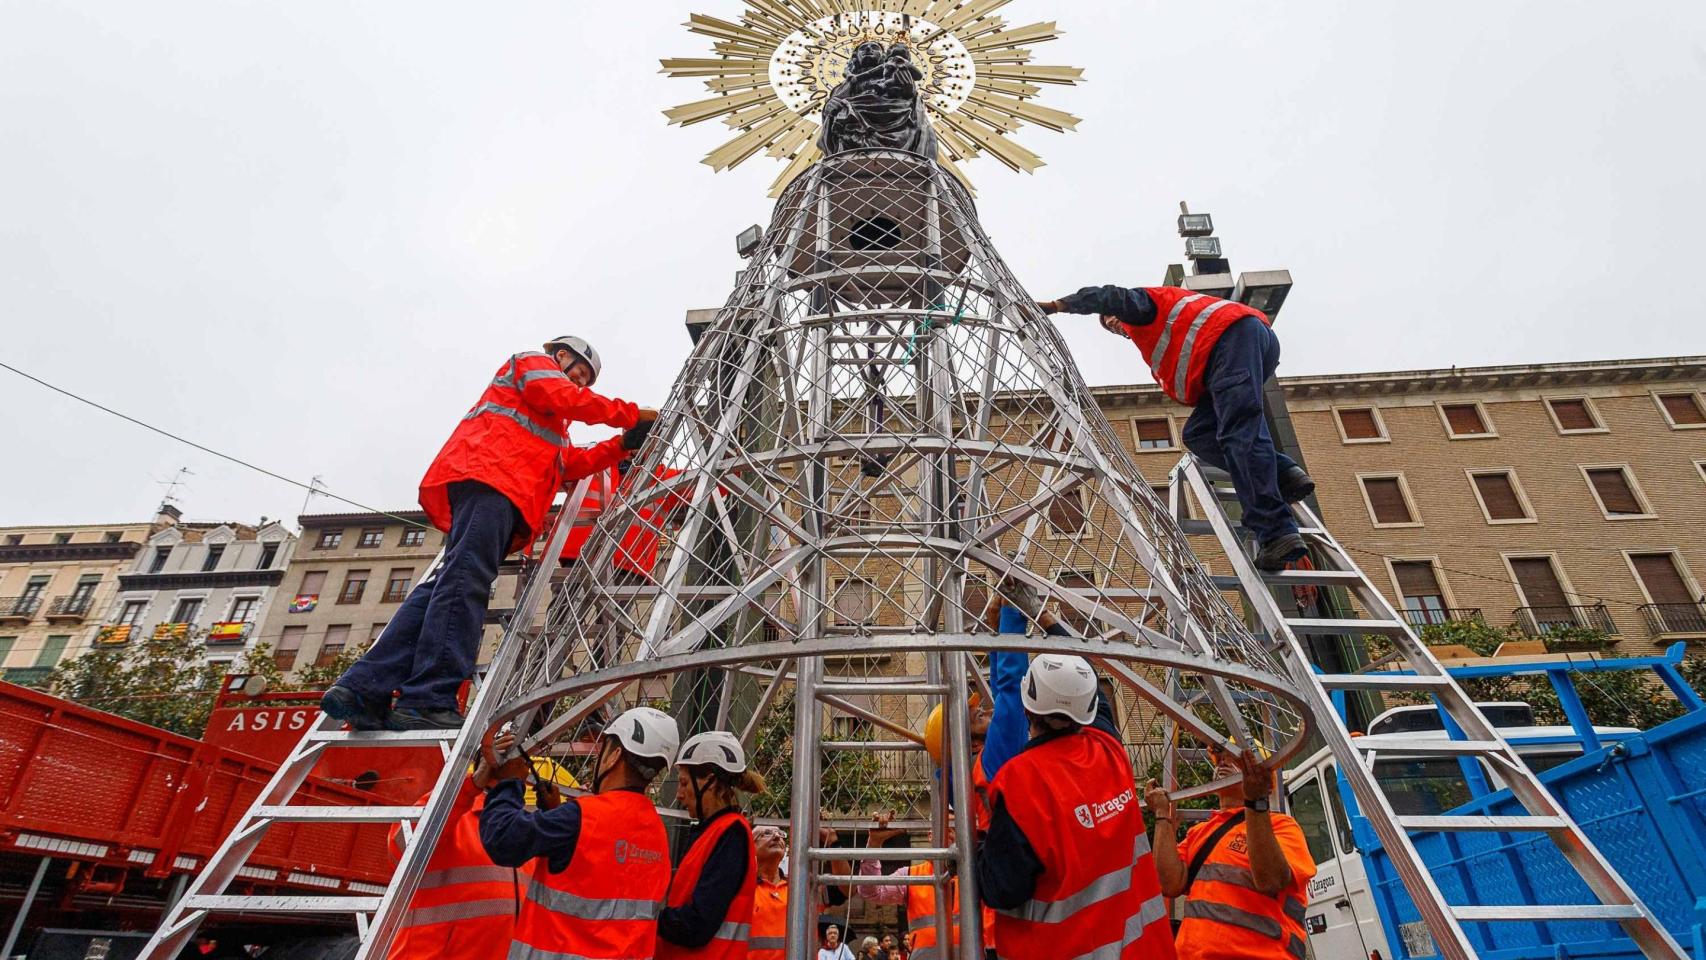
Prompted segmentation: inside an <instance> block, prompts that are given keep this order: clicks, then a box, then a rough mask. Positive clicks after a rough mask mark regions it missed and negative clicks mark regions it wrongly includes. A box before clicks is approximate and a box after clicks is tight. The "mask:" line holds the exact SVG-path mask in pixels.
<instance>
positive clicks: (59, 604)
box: [47, 593, 95, 621]
mask: <svg viewBox="0 0 1706 960" xmlns="http://www.w3.org/2000/svg"><path fill="white" fill-rule="evenodd" d="M93 609H95V598H94V597H87V596H80V595H78V594H75V593H73V594H70V595H68V596H63V597H54V598H53V602H52V603H50V604H48V606H47V618H48V619H49V620H73V621H82V620H86V619H88V616H89V612H90V611H91V610H93Z"/></svg>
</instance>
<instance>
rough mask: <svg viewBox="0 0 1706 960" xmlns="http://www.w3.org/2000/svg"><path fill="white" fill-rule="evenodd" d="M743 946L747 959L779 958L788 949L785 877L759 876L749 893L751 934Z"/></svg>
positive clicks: (777, 959) (767, 959) (781, 957)
mask: <svg viewBox="0 0 1706 960" xmlns="http://www.w3.org/2000/svg"><path fill="white" fill-rule="evenodd" d="M746 946H747V951H746V958H747V960H783V951H785V950H787V949H788V881H787V880H784V879H783V878H781V877H777V878H776V882H775V883H768V882H766V881H765V880H763V879H762V878H761V879H759V881H758V884H757V886H756V887H755V888H754V890H753V894H752V938H751V939H750V940H748V941H747V942H746Z"/></svg>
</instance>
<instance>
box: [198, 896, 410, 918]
mask: <svg viewBox="0 0 1706 960" xmlns="http://www.w3.org/2000/svg"><path fill="white" fill-rule="evenodd" d="M381 899H383V898H381V897H320V896H314V895H312V894H308V895H304V896H300V897H243V896H236V895H231V894H219V895H217V896H215V895H211V894H204V895H201V896H188V897H185V898H184V902H183V906H184V907H185V908H186V909H189V910H217V911H219V912H220V913H371V912H372V911H374V910H377V909H379V901H380V900H381Z"/></svg>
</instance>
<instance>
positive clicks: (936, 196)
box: [493, 151, 1308, 957]
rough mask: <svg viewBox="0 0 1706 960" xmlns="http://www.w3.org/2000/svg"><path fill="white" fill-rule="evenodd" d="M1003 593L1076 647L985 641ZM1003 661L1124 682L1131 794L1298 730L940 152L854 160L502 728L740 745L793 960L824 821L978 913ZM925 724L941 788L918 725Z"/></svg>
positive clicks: (576, 577) (578, 738)
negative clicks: (976, 845) (1000, 657)
mask: <svg viewBox="0 0 1706 960" xmlns="http://www.w3.org/2000/svg"><path fill="white" fill-rule="evenodd" d="M654 551H655V552H656V553H655V563H654V562H653V560H652V557H653V552H654ZM1009 577H1011V578H1017V579H1019V580H1022V581H1025V582H1027V583H1029V584H1030V585H1032V586H1033V587H1035V588H1036V589H1038V590H1039V591H1041V593H1042V594H1043V595H1044V596H1045V597H1047V598H1049V601H1050V603H1051V605H1052V606H1053V607H1054V608H1055V609H1056V610H1057V616H1058V617H1059V619H1060V620H1061V621H1062V622H1064V623H1066V624H1068V625H1069V626H1070V627H1071V629H1072V632H1073V633H1075V634H1077V635H1076V636H1064V637H1062V636H1048V635H1042V633H1041V631H1038V630H1035V629H1034V628H1033V631H1032V635H1031V636H1028V637H1026V636H1019V635H1000V634H996V633H994V632H993V630H992V629H991V628H990V627H989V626H987V625H986V623H987V619H988V618H986V617H985V610H986V607H987V605H988V604H989V602H990V598H991V593H992V586H993V585H994V584H997V583H999V582H1001V581H1002V580H1003V579H1004V578H1009ZM1015 649H1016V650H1027V651H1033V652H1039V651H1049V652H1069V653H1074V654H1079V655H1082V656H1086V657H1089V658H1091V659H1092V660H1093V661H1094V662H1095V663H1096V664H1097V665H1098V667H1099V668H1100V669H1101V670H1102V671H1103V672H1104V673H1105V674H1106V675H1107V676H1109V677H1110V678H1112V679H1113V680H1114V681H1115V682H1116V686H1115V690H1116V696H1115V699H1116V701H1117V704H1116V713H1117V715H1118V716H1119V718H1120V726H1121V729H1122V732H1123V734H1124V737H1125V740H1126V742H1127V743H1128V744H1129V745H1130V746H1131V747H1132V749H1133V751H1134V754H1133V755H1134V761H1135V766H1136V770H1137V774H1138V777H1139V778H1140V779H1141V778H1143V777H1144V776H1146V775H1148V774H1147V773H1146V771H1151V770H1154V769H1156V768H1157V764H1158V763H1159V761H1160V758H1161V757H1162V755H1163V754H1164V753H1166V752H1167V751H1166V748H1167V747H1168V745H1169V744H1170V742H1171V740H1172V738H1173V736H1174V735H1175V734H1176V733H1177V732H1178V731H1184V732H1187V733H1189V734H1190V735H1192V736H1194V737H1196V738H1197V739H1200V740H1204V741H1207V740H1215V741H1230V742H1231V743H1233V744H1234V745H1235V746H1236V749H1239V750H1253V751H1257V752H1258V754H1259V755H1261V756H1263V757H1264V758H1266V759H1267V760H1268V762H1270V763H1271V764H1273V765H1275V766H1277V765H1279V764H1280V763H1282V762H1283V761H1284V760H1285V759H1286V758H1288V757H1289V756H1291V755H1292V754H1294V753H1295V752H1297V750H1298V749H1300V747H1301V746H1302V744H1303V740H1304V738H1305V737H1306V736H1307V733H1308V724H1307V722H1306V721H1305V719H1304V715H1305V711H1304V709H1303V708H1302V707H1300V706H1299V703H1300V701H1299V698H1298V695H1297V694H1296V692H1295V690H1294V688H1293V686H1292V682H1291V680H1290V679H1289V677H1288V675H1287V673H1286V671H1285V670H1284V669H1283V668H1282V666H1281V665H1280V663H1279V662H1278V660H1277V659H1276V658H1275V657H1274V656H1272V655H1271V654H1270V652H1269V649H1268V646H1267V641H1266V639H1265V638H1263V637H1260V636H1257V635H1253V634H1252V633H1251V631H1250V629H1249V628H1248V627H1247V626H1246V625H1245V623H1244V621H1243V620H1242V619H1241V618H1240V617H1239V616H1238V615H1237V614H1235V613H1234V611H1233V610H1232V609H1231V608H1230V607H1229V606H1228V605H1227V603H1226V601H1225V599H1224V598H1223V597H1222V595H1221V592H1220V590H1219V588H1217V586H1216V585H1215V583H1214V581H1213V580H1212V579H1211V578H1210V577H1209V575H1208V574H1207V573H1206V572H1205V570H1204V569H1203V567H1202V566H1201V564H1200V563H1199V562H1198V560H1197V558H1196V556H1195V555H1194V554H1193V553H1192V551H1191V549H1190V548H1189V547H1188V546H1187V544H1186V542H1185V539H1184V536H1183V535H1182V533H1181V532H1180V530H1179V528H1178V526H1177V525H1176V524H1175V522H1174V520H1173V519H1172V517H1171V515H1170V513H1169V509H1168V507H1167V506H1165V505H1164V504H1163V503H1162V502H1161V501H1160V500H1159V499H1158V498H1157V496H1156V494H1155V492H1154V491H1153V490H1152V489H1151V487H1150V486H1149V485H1148V483H1147V482H1146V481H1145V480H1144V479H1143V478H1142V477H1141V476H1140V474H1139V473H1138V471H1137V469H1136V467H1135V466H1134V465H1133V463H1132V462H1131V460H1130V458H1129V457H1128V455H1127V454H1126V453H1125V451H1124V450H1123V449H1122V448H1121V446H1120V444H1119V443H1118V442H1117V441H1116V439H1115V435H1114V432H1113V428H1112V427H1111V426H1110V425H1109V424H1108V422H1107V421H1106V420H1105V419H1104V418H1103V416H1102V414H1101V413H1100V411H1099V410H1098V409H1097V406H1096V404H1095V402H1094V400H1093V399H1092V397H1091V394H1090V392H1089V390H1088V389H1087V388H1086V386H1085V385H1084V383H1083V381H1082V379H1081V377H1080V375H1079V373H1078V371H1077V368H1076V367H1075V365H1074V364H1073V362H1072V359H1071V355H1070V354H1069V352H1068V350H1067V348H1066V345H1065V343H1064V342H1063V341H1062V339H1061V337H1060V335H1059V333H1058V332H1057V331H1056V330H1055V328H1054V326H1053V325H1052V323H1051V322H1050V321H1049V320H1048V319H1047V318H1046V317H1044V316H1043V315H1042V314H1041V313H1040V311H1038V309H1037V308H1036V306H1035V305H1034V303H1033V302H1032V300H1031V298H1030V297H1029V296H1027V295H1026V293H1025V291H1024V289H1023V288H1022V287H1021V286H1020V284H1019V283H1018V281H1017V280H1015V279H1014V277H1013V274H1012V273H1011V271H1009V269H1008V268H1007V266H1006V265H1005V264H1004V263H1003V262H1002V261H1001V259H1000V257H999V256H998V255H997V254H996V251H995V249H994V247H993V245H992V244H991V243H990V241H989V238H988V237H987V236H986V235H985V233H984V232H983V229H982V228H981V226H980V225H979V223H978V219H977V214H976V210H975V208H974V205H973V202H972V200H971V197H970V196H969V194H968V193H967V191H966V189H965V188H964V186H963V185H962V184H961V183H960V182H959V180H958V179H956V178H955V177H954V176H952V175H950V174H948V173H947V172H945V171H944V169H943V168H942V167H940V166H939V165H938V164H937V163H935V162H934V161H932V160H927V159H924V158H921V157H917V156H913V155H910V154H905V153H898V152H888V151H864V152H854V153H848V154H843V155H840V156H836V157H831V158H829V159H825V160H823V161H821V162H819V163H818V164H816V165H815V166H813V167H811V168H810V169H809V170H807V171H806V172H805V173H804V174H802V175H801V176H800V177H799V178H798V179H796V180H795V181H794V182H793V183H792V184H791V185H790V186H789V187H788V189H787V190H786V191H785V192H784V194H783V195H782V197H781V199H780V201H779V202H778V204H777V206H776V210H775V214H774V217H773V218H772V220H771V223H770V226H769V229H768V231H767V232H766V233H765V235H764V237H763V239H762V241H761V243H760V245H759V248H758V250H757V252H756V253H755V254H754V255H753V256H752V258H751V260H750V263H749V266H748V267H747V269H746V270H745V271H744V272H743V273H742V275H741V279H740V282H739V285H738V287H737V289H736V290H735V291H734V293H733V295H732V296H730V298H729V300H728V302H727V304H726V306H725V307H724V308H723V309H722V310H721V311H720V313H719V314H718V315H717V318H716V320H715V322H714V323H713V324H712V326H711V327H710V328H709V329H708V330H707V331H706V332H705V333H704V335H703V336H702V337H701V338H700V340H699V342H698V344H697V346H696V348H695V349H694V352H693V355H692V357H691V359H690V360H689V361H688V363H687V365H686V367H685V369H684V371H683V372H682V374H681V377H680V379H679V380H678V381H677V383H676V385H675V388H674V391H673V393H672V394H671V396H670V398H669V401H668V403H667V404H666V405H665V406H664V407H663V409H662V413H661V415H660V417H659V420H658V423H657V427H656V429H655V430H654V432H653V433H652V435H651V437H650V440H649V441H648V443H647V444H646V446H645V448H644V449H643V450H642V451H641V452H640V454H639V455H638V456H637V457H636V458H635V459H634V460H633V462H632V466H631V468H630V469H628V470H627V472H626V473H625V475H624V477H623V480H622V482H621V485H620V487H619V488H618V489H617V490H616V491H614V492H613V499H612V500H611V502H610V504H609V505H608V506H607V507H606V508H605V510H604V512H603V513H602V515H601V516H600V518H599V520H598V522H597V526H596V529H595V530H594V531H593V533H592V535H591V538H590V540H589V541H588V542H587V544H586V546H585V547H584V549H583V551H582V554H581V559H580V562H579V563H578V564H576V565H575V566H573V567H572V568H571V570H570V572H569V575H568V577H567V578H566V580H564V582H563V583H562V584H561V585H560V587H559V589H558V592H557V594H556V595H555V597H554V599H553V601H552V603H551V606H550V609H549V612H548V614H547V616H546V621H545V627H544V630H543V631H542V632H541V633H540V634H539V635H538V636H537V637H536V638H535V639H533V640H532V641H530V643H529V646H528V648H527V649H526V651H525V652H524V654H523V656H522V659H521V662H520V664H519V666H518V667H517V669H516V670H515V671H514V672H513V673H512V674H510V675H509V676H508V677H507V678H505V679H504V680H503V681H501V682H502V683H503V686H502V687H501V689H499V690H497V691H495V692H496V693H497V694H498V695H499V699H500V703H501V706H500V707H499V708H498V710H497V713H496V716H495V719H494V721H493V722H494V723H503V722H508V721H516V722H517V723H518V725H519V726H520V727H521V728H522V729H524V730H526V731H528V733H529V736H528V737H527V738H525V740H526V742H527V743H528V744H529V745H531V746H533V747H534V749H535V751H536V752H538V751H540V750H543V749H545V748H546V747H547V745H554V746H552V747H551V752H553V753H554V754H556V755H557V756H558V757H560V758H563V759H564V760H565V762H567V763H569V764H570V765H571V766H573V765H575V764H576V763H580V764H585V763H586V762H587V756H588V755H589V754H590V752H591V741H592V739H593V738H592V734H593V733H594V732H596V727H595V726H594V725H595V724H597V723H600V722H603V721H604V720H605V719H606V718H608V717H610V716H613V715H614V713H615V711H616V710H619V709H621V708H623V707H624V706H629V705H634V704H639V703H650V704H654V705H659V706H663V707H665V708H666V709H668V710H669V711H670V712H672V713H673V714H674V715H675V716H676V717H677V718H678V720H679V721H680V723H681V726H682V735H683V737H684V738H685V737H686V736H689V735H691V734H693V733H697V732H700V731H703V730H708V729H730V730H733V731H735V732H736V733H737V734H739V735H741V736H742V737H743V739H744V740H745V742H746V746H747V750H748V753H749V756H751V757H752V758H753V763H754V764H755V766H756V767H757V769H758V770H759V771H760V772H761V773H763V774H764V775H765V776H766V777H767V779H768V780H769V781H770V791H769V793H767V794H764V795H761V796H759V797H756V798H753V800H752V801H751V804H750V810H751V812H752V813H753V814H754V815H755V817H757V818H759V819H764V818H778V819H781V818H786V819H787V820H788V821H790V822H791V824H792V827H793V832H792V843H793V847H792V855H791V862H792V863H793V864H794V865H795V866H794V868H793V870H794V875H795V877H796V880H795V884H796V885H795V889H794V893H793V899H792V903H793V905H794V908H795V913H794V915H793V917H792V923H791V930H790V939H791V940H792V941H793V945H792V946H790V948H789V954H788V955H789V956H802V955H805V954H804V951H803V949H801V948H803V946H804V944H805V943H806V942H807V939H800V938H808V939H812V940H814V942H815V931H812V932H811V933H809V934H808V933H807V932H806V928H807V925H808V924H809V923H810V922H811V921H812V920H813V919H815V915H816V909H817V908H816V906H815V904H816V903H817V900H816V897H815V896H814V895H812V892H810V891H802V889H801V887H800V886H799V884H800V883H801V882H802V881H801V879H800V878H801V877H803V878H804V881H803V882H804V883H806V884H808V885H810V886H812V887H816V886H817V885H818V884H820V883H821V882H822V881H823V879H824V869H822V868H820V867H819V866H818V864H820V863H824V862H826V861H829V860H831V859H835V858H836V855H837V853H838V854H839V855H843V856H844V855H846V854H847V853H849V852H850V851H845V850H840V851H837V853H832V852H831V851H829V850H826V849H823V848H820V847H818V846H816V844H817V836H818V831H817V829H816V828H817V827H818V826H820V825H822V824H826V823H827V824H834V825H839V826H842V827H848V826H856V825H860V824H868V823H869V821H870V818H871V816H872V815H873V814H874V813H876V812H880V811H881V812H892V813H894V815H895V818H896V822H897V823H905V822H907V821H912V822H913V823H914V824H915V825H917V826H921V827H922V826H925V825H928V826H929V827H930V828H931V829H932V830H933V832H934V833H935V838H934V840H933V842H932V843H931V844H930V845H929V846H928V847H926V848H918V849H914V850H910V851H906V852H905V853H904V854H903V855H904V856H905V857H906V859H915V858H916V859H926V860H935V861H937V862H938V863H945V862H946V861H957V862H958V866H959V868H960V869H959V870H958V873H959V875H960V876H961V877H962V878H966V879H965V880H963V882H962V883H961V885H960V886H961V889H960V896H962V897H964V898H966V899H965V901H964V904H963V905H962V909H963V910H965V911H966V912H967V915H972V914H971V912H970V911H971V910H975V905H976V901H975V897H976V894H975V891H974V890H972V889H971V888H972V887H973V884H972V883H971V882H970V879H969V878H970V877H971V876H973V875H974V871H972V870H971V869H970V867H971V860H970V856H971V853H970V844H971V839H970V833H971V831H969V830H968V831H960V832H959V838H960V839H959V842H958V844H957V845H954V844H950V843H949V842H948V840H947V833H946V830H945V827H946V820H947V816H948V813H949V811H950V810H954V811H958V814H959V817H960V820H961V822H969V818H970V814H969V798H968V796H967V792H966V791H967V789H968V787H967V786H966V785H967V784H968V782H969V779H970V778H969V767H968V765H969V763H970V762H971V761H972V760H973V759H974V758H973V757H972V756H971V754H970V752H969V748H968V736H967V730H966V723H965V722H964V717H965V716H966V713H967V699H968V695H969V693H970V691H975V690H976V689H977V688H978V687H979V686H980V685H981V684H982V679H981V674H982V667H981V665H980V663H979V659H980V656H981V655H983V654H985V653H987V652H988V651H991V650H1015ZM937 705H942V706H944V707H945V708H946V709H945V716H946V718H947V722H946V728H947V735H946V749H945V761H944V762H945V763H946V764H947V766H948V767H949V769H950V771H951V773H952V774H953V775H952V776H950V777H946V778H944V777H939V776H935V775H934V773H933V771H934V765H933V764H932V762H931V761H930V760H929V759H928V758H927V756H926V754H925V752H924V750H923V748H922V746H921V743H920V740H919V736H918V733H917V731H919V730H921V729H922V728H923V726H924V718H925V715H926V714H927V713H928V712H929V711H930V710H931V709H932V708H933V707H935V706H937ZM581 772H584V771H581ZM584 779H585V778H584V777H583V780H584ZM1211 786H1212V785H1203V786H1199V787H1198V788H1197V789H1196V791H1194V792H1204V791H1206V790H1207V789H1209V788H1210V787H1211ZM1191 792H1193V791H1184V792H1183V793H1182V794H1181V795H1185V794H1189V793H1191ZM851 852H852V853H854V854H856V855H857V857H858V858H864V857H865V856H866V855H869V856H871V857H875V858H884V857H886V858H887V859H890V860H894V859H896V857H895V855H894V853H893V851H889V852H888V853H887V854H884V853H882V852H879V851H851ZM903 862H904V861H903ZM801 865H807V866H801ZM892 867H893V864H891V866H890V868H891V869H892ZM885 872H886V871H885ZM944 873H945V871H944V870H942V869H938V870H937V871H936V874H937V875H938V876H941V875H943V874H944ZM937 902H938V904H939V905H942V904H945V903H946V902H947V897H946V896H939V897H937ZM939 909H945V907H939ZM938 919H939V922H945V919H946V918H945V917H943V916H940V915H939V918H938ZM968 926H970V925H968ZM967 935H968V936H967V939H968V941H975V939H976V938H975V934H974V933H973V931H969V930H968V931H967ZM962 948H963V950H964V951H965V955H966V956H972V955H974V954H973V950H974V949H975V948H976V944H975V943H974V942H967V943H963V944H962ZM975 955H976V956H979V957H981V956H982V954H981V952H977V953H976V954H975Z"/></svg>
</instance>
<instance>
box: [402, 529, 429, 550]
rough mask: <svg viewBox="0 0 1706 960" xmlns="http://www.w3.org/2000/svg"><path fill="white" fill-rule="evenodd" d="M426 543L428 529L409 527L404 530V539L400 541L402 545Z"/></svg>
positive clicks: (412, 545) (415, 545)
mask: <svg viewBox="0 0 1706 960" xmlns="http://www.w3.org/2000/svg"><path fill="white" fill-rule="evenodd" d="M424 543H426V531H425V530H416V529H409V530H404V531H403V539H402V540H400V541H399V542H398V544H397V545H398V546H400V547H418V546H421V545H422V544H424Z"/></svg>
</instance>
